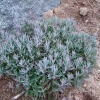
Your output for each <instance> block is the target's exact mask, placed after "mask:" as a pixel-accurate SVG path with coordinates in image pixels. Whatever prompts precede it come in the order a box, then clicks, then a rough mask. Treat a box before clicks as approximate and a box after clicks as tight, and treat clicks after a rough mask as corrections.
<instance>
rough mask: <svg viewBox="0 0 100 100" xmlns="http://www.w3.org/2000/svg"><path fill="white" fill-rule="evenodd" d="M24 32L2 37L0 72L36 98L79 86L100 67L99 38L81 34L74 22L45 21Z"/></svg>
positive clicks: (25, 26) (69, 20)
mask: <svg viewBox="0 0 100 100" xmlns="http://www.w3.org/2000/svg"><path fill="white" fill-rule="evenodd" d="M25 29H26V30H25ZM30 29H31V30H30ZM23 30H24V31H23ZM22 31H23V33H22V34H21V35H20V36H16V34H9V35H6V36H5V37H6V38H5V37H4V36H2V34H1V41H0V42H1V43H0V44H1V45H0V72H1V73H2V74H6V75H8V76H11V77H12V78H14V79H15V80H16V81H18V82H20V83H21V84H22V85H23V87H24V89H25V90H26V94H29V95H31V96H32V97H34V98H40V99H44V98H47V96H49V95H51V94H52V93H55V92H58V91H63V89H64V88H65V87H69V86H73V85H74V86H79V84H80V83H81V82H82V81H83V79H84V77H86V75H87V74H88V73H89V72H90V70H91V68H92V67H93V66H95V64H96V43H95V40H96V38H95V37H94V36H90V35H89V34H86V33H84V32H78V31H77V27H76V22H75V21H74V20H73V19H67V20H66V19H59V18H56V17H55V18H49V19H47V20H45V19H42V20H40V21H36V22H34V29H32V27H31V25H30V24H28V23H27V24H25V25H24V26H23V27H22ZM32 31H33V32H32ZM3 37H4V38H3ZM48 98H49V97H48Z"/></svg>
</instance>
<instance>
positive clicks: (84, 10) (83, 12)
mask: <svg viewBox="0 0 100 100" xmlns="http://www.w3.org/2000/svg"><path fill="white" fill-rule="evenodd" d="M87 13H88V9H87V8H86V7H81V8H80V15H82V16H86V15H87Z"/></svg>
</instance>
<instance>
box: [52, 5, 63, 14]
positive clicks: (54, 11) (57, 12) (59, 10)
mask: <svg viewBox="0 0 100 100" xmlns="http://www.w3.org/2000/svg"><path fill="white" fill-rule="evenodd" d="M53 13H54V14H56V15H62V14H64V11H63V10H62V9H61V8H60V7H59V8H54V10H53Z"/></svg>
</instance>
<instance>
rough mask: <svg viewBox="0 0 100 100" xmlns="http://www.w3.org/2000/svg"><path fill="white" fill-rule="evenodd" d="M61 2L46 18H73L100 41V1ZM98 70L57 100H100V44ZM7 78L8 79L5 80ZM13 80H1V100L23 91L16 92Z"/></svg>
mask: <svg viewBox="0 0 100 100" xmlns="http://www.w3.org/2000/svg"><path fill="white" fill-rule="evenodd" d="M97 1H98V2H96V1H95V0H61V4H60V5H59V6H58V7H56V8H54V9H52V10H49V11H48V12H46V13H45V14H46V16H47V17H48V16H50V15H51V16H58V17H60V18H68V17H72V18H74V19H75V20H76V21H77V24H78V28H79V29H80V30H83V31H85V32H88V33H91V34H93V33H96V32H97V33H98V40H99V41H100V0H97ZM80 7H87V9H88V13H87V15H86V16H82V15H80V14H79V9H80ZM98 48H99V49H98V55H99V58H98V66H99V67H98V68H95V69H93V71H92V72H91V73H90V74H89V75H88V78H87V79H85V81H84V83H83V84H82V85H81V87H80V88H79V89H75V88H70V89H66V90H64V93H61V94H58V96H57V98H56V99H57V100H100V44H99V46H98ZM5 78H6V79H5ZM12 82H13V83H14V84H16V83H15V82H14V81H13V80H11V79H10V78H7V77H3V78H2V79H1V80H0V88H1V89H0V100H11V98H12V97H13V96H15V95H17V94H18V93H20V92H21V90H19V91H16V89H15V85H13V88H12V86H11V84H13V83H12ZM18 100H31V98H29V97H24V96H23V97H21V98H18Z"/></svg>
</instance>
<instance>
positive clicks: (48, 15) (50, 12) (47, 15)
mask: <svg viewBox="0 0 100 100" xmlns="http://www.w3.org/2000/svg"><path fill="white" fill-rule="evenodd" d="M45 16H46V17H47V18H48V17H50V16H53V10H49V11H47V12H46V13H45Z"/></svg>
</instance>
